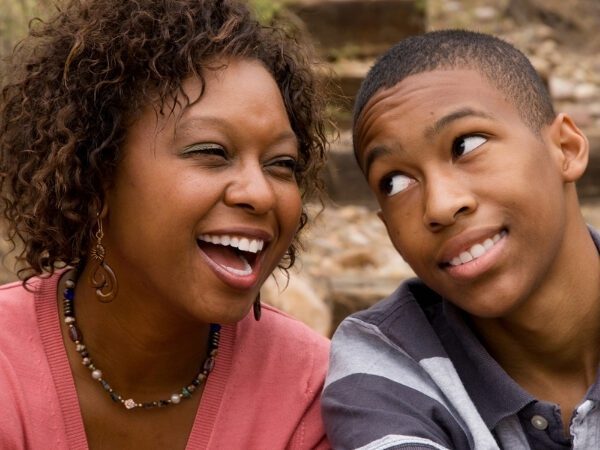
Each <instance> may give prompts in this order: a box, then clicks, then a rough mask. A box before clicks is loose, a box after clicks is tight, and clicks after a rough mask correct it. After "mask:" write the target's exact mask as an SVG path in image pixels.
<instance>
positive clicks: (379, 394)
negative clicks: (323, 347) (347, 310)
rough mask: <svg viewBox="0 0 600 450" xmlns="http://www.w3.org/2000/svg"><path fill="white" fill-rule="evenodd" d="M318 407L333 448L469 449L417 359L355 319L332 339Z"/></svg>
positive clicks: (458, 425)
mask: <svg viewBox="0 0 600 450" xmlns="http://www.w3.org/2000/svg"><path fill="white" fill-rule="evenodd" d="M322 408H323V418H324V421H325V427H326V430H327V435H328V437H329V439H330V441H331V444H332V446H333V448H335V449H355V448H360V449H378V450H379V449H394V448H402V449H423V450H425V449H469V448H472V446H471V439H469V437H468V436H467V434H466V433H465V432H464V430H463V427H461V424H460V423H459V421H458V420H457V419H456V418H455V417H454V415H453V414H452V413H451V412H450V410H449V408H448V407H447V405H446V401H445V400H444V399H443V395H442V394H441V392H440V391H439V390H438V389H437V388H436V386H435V384H434V383H433V382H432V381H431V379H430V378H429V376H428V375H427V373H426V372H425V371H424V370H423V368H422V367H420V366H419V364H418V362H417V361H414V360H413V359H411V358H410V357H409V356H408V355H406V354H405V353H404V352H402V350H401V349H399V348H397V347H395V346H394V345H393V344H391V343H390V342H389V341H388V340H386V339H385V336H382V335H380V334H378V332H377V329H376V328H374V327H371V326H370V325H369V324H365V323H364V322H362V321H360V320H358V319H355V318H352V319H349V320H348V319H347V320H346V321H344V322H343V323H342V325H341V326H340V328H339V329H338V331H337V332H336V335H335V336H334V338H333V341H332V352H331V366H330V370H329V375H328V379H327V382H326V388H325V390H324V391H323V398H322Z"/></svg>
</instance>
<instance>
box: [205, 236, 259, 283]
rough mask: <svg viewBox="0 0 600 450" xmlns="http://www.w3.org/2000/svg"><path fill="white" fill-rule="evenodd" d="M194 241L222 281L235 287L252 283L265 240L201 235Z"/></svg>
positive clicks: (255, 277)
mask: <svg viewBox="0 0 600 450" xmlns="http://www.w3.org/2000/svg"><path fill="white" fill-rule="evenodd" d="M196 242H197V244H198V247H199V248H200V250H201V251H202V253H203V254H204V256H205V259H206V260H207V261H208V262H209V265H210V266H211V267H212V268H213V269H214V270H215V271H216V272H217V274H218V275H220V277H221V278H222V279H223V281H225V282H227V283H228V284H232V285H234V286H235V287H246V285H252V284H254V281H255V279H257V276H258V273H257V272H258V271H257V270H256V269H257V268H258V266H259V262H260V259H261V258H260V257H261V255H262V250H263V248H264V247H265V241H263V240H262V239H256V238H250V237H243V236H236V235H228V234H225V235H213V234H202V235H200V236H199V237H198V238H197V239H196ZM242 285H243V286H242Z"/></svg>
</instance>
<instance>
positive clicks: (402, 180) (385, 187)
mask: <svg viewBox="0 0 600 450" xmlns="http://www.w3.org/2000/svg"><path fill="white" fill-rule="evenodd" d="M412 182H413V180H412V178H410V177H407V176H406V175H402V174H399V173H396V174H391V175H388V176H386V177H383V178H382V179H381V181H380V182H379V190H380V191H381V192H383V193H384V194H385V195H387V196H388V197H391V196H392V195H396V194H397V193H398V192H402V191H403V190H405V189H406V188H407V187H408V186H410V185H411V183H412Z"/></svg>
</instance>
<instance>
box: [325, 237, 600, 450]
mask: <svg viewBox="0 0 600 450" xmlns="http://www.w3.org/2000/svg"><path fill="white" fill-rule="evenodd" d="M591 233H592V237H593V239H594V242H595V243H596V247H600V236H599V235H598V234H597V233H596V232H595V231H594V230H591ZM467 320H468V319H466V317H465V315H464V313H462V311H461V310H459V309H458V308H456V307H454V306H453V305H452V304H450V303H448V302H446V301H444V300H443V299H442V298H441V297H440V296H439V295H438V294H436V293H435V292H433V291H432V290H430V289H429V288H428V287H427V286H425V285H424V284H423V283H422V282H421V281H420V280H418V279H411V280H408V281H405V282H404V283H403V284H402V285H401V286H400V287H399V288H398V289H397V290H396V291H395V292H394V293H393V294H392V295H390V296H389V297H388V298H386V299H385V300H382V301H381V302H379V303H378V304H376V305H375V306H373V307H371V308H370V309H368V310H365V311H361V312H359V313H357V314H354V315H352V316H350V317H349V318H347V319H345V320H344V321H343V322H342V324H341V325H340V327H339V328H338V330H337V331H336V333H335V335H334V336H333V340H332V349H331V359H330V369H329V374H328V377H327V381H326V383H325V389H324V391H323V398H322V408H323V416H324V420H325V426H326V429H327V434H328V436H329V439H330V441H331V443H332V445H333V446H334V448H335V449H356V448H359V449H403V450H409V449H459V450H462V449H476V450H487V449H498V448H501V449H509V450H520V449H536V450H537V449H540V450H541V449H543V450H553V449H570V448H575V449H581V450H583V449H585V450H591V449H600V408H598V407H597V406H598V404H599V402H600V382H599V381H600V380H599V379H596V382H595V383H594V385H593V386H592V387H591V388H590V389H589V390H588V392H587V394H586V396H585V398H584V399H582V401H581V402H580V404H579V405H578V407H577V408H576V410H575V411H574V412H573V418H572V421H571V426H570V436H565V435H564V432H563V426H562V421H561V414H560V409H559V407H558V406H557V405H556V404H552V403H548V402H544V401H541V400H537V399H536V398H534V397H533V396H531V395H530V394H529V393H527V392H526V391H525V390H524V389H523V388H521V387H520V386H519V385H518V384H517V383H516V382H515V381H514V380H513V379H512V378H511V377H510V376H509V375H508V374H507V373H506V372H505V371H504V370H503V369H502V367H500V365H499V364H498V363H497V362H496V361H495V360H494V359H493V358H492V357H491V356H490V354H489V353H488V352H487V351H486V349H485V348H484V347H483V345H482V344H481V343H480V342H479V340H478V339H477V337H476V336H475V335H474V334H473V332H472V331H471V329H470V328H469V327H468V325H467Z"/></svg>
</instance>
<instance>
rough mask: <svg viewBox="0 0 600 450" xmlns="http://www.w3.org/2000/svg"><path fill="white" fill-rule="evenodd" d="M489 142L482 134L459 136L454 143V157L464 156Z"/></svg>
mask: <svg viewBox="0 0 600 450" xmlns="http://www.w3.org/2000/svg"><path fill="white" fill-rule="evenodd" d="M486 142H487V138H486V137H485V136H482V135H480V134H466V135H464V136H459V137H458V138H456V139H454V142H452V156H454V157H459V156H464V155H466V154H467V153H471V152H472V151H473V150H475V149H476V148H478V147H480V146H481V145H483V144H485V143H486Z"/></svg>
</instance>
